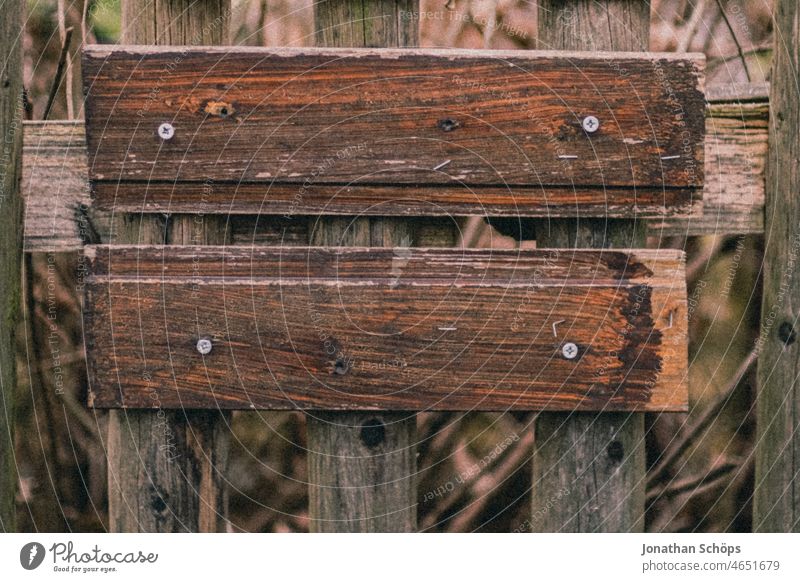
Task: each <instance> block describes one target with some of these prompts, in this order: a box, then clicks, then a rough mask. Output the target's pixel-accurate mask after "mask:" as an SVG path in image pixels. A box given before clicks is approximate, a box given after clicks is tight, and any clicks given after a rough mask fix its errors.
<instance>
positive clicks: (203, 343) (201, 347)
mask: <svg viewBox="0 0 800 582" xmlns="http://www.w3.org/2000/svg"><path fill="white" fill-rule="evenodd" d="M213 347H214V344H212V343H211V340H210V339H208V338H207V337H201V338H200V339H199V340H197V351H198V352H200V355H201V356H207V355H208V354H210V353H211V348H213Z"/></svg>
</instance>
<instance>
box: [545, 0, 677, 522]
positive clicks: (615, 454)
mask: <svg viewBox="0 0 800 582" xmlns="http://www.w3.org/2000/svg"><path fill="white" fill-rule="evenodd" d="M649 30H650V2H649V1H647V0H645V1H642V0H601V1H591V0H567V1H564V0H540V2H539V20H538V36H537V46H538V47H539V48H545V47H546V48H554V49H562V50H563V49H569V50H593V51H607V50H621V49H622V50H642V51H643V50H647V48H648V39H649ZM535 231H536V239H537V246H539V247H555V248H567V249H569V248H609V247H610V248H623V249H634V248H642V247H644V246H645V243H646V228H645V225H644V224H642V223H641V222H637V221H631V220H627V221H626V220H608V219H590V220H588V221H586V220H584V221H568V220H562V219H555V220H550V221H548V222H547V223H544V222H543V221H540V222H538V223H536V224H535ZM681 293H682V295H681V298H683V297H685V290H683V291H681ZM681 342H682V343H677V344H675V345H674V346H673V350H674V351H675V352H676V353H677V354H679V357H680V358H681V359H682V358H683V356H684V354H686V353H687V351H688V345H687V344H688V341H687V339H686V337H685V336H684V337H683V338H681ZM532 466H533V483H532V488H531V493H532V494H531V509H532V520H533V521H532V522H531V523H532V525H531V527H532V529H533V530H534V531H546V532H554V531H568V532H569V531H571V532H629V531H643V529H644V501H645V487H644V481H645V479H644V477H645V454H644V415H643V414H619V413H610V412H604V413H602V414H581V413H577V414H549V413H548V414H541V415H539V417H537V419H536V424H535V426H534V452H533V460H532ZM564 491H568V492H570V493H572V492H575V494H572V495H564ZM570 498H572V499H574V500H575V501H572V502H570V501H569V500H570ZM578 499H580V500H581V504H580V505H579V506H578V505H577V500H578ZM554 500H555V501H554ZM558 500H561V502H558ZM542 508H552V510H551V511H548V512H545V515H544V516H541V513H542V512H541V509H542ZM537 518H538V521H537Z"/></svg>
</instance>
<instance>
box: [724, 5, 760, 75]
mask: <svg viewBox="0 0 800 582" xmlns="http://www.w3.org/2000/svg"><path fill="white" fill-rule="evenodd" d="M717 6H719V11H720V12H721V13H722V18H723V20H725V24H726V25H727V27H728V30H729V31H730V33H731V37H733V42H734V44H735V45H736V50H737V52H738V53H739V58H740V59H742V66H743V67H744V73H745V75H747V82H748V83H752V82H753V78H752V77H751V76H750V68H749V67H748V66H747V59H745V58H744V51H743V50H742V45H741V44H739V39H738V38H736V32H734V30H733V26H731V21H730V20H728V15H727V14H726V13H725V8H724V7H723V6H722V0H717Z"/></svg>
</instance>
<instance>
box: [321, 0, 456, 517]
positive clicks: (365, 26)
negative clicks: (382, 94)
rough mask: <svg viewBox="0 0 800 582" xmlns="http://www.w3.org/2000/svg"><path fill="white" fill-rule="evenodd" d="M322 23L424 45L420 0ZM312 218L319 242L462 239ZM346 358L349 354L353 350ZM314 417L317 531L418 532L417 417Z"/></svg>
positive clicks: (403, 222)
mask: <svg viewBox="0 0 800 582" xmlns="http://www.w3.org/2000/svg"><path fill="white" fill-rule="evenodd" d="M314 26H315V33H316V41H317V45H319V46H328V47H403V46H417V44H418V37H419V1H418V0H375V1H371V2H361V1H360V0H329V1H323V2H319V3H317V4H315V12H314ZM343 145H349V144H343ZM311 220H312V222H311V227H310V232H311V235H310V238H311V244H313V245H321V246H398V247H410V246H412V243H413V242H414V241H415V240H416V241H419V240H420V239H421V238H424V239H425V245H426V246H451V245H452V244H453V242H454V240H455V235H454V232H453V228H452V226H451V225H449V224H448V225H442V224H434V223H431V222H429V221H428V222H426V221H419V222H415V221H411V220H407V219H390V218H372V219H369V218H358V219H351V218H349V217H345V218H326V219H320V220H319V221H317V220H316V219H311ZM426 229H427V230H426ZM422 231H425V232H422ZM401 276H402V275H401ZM341 356H342V357H343V358H345V359H347V358H349V357H352V356H353V355H352V354H342V355H341ZM307 419H308V463H309V465H308V466H309V514H310V517H311V529H312V530H314V531H318V532H388V531H393V532H394V531H399V532H407V531H414V530H415V529H416V526H417V507H416V506H417V489H416V467H417V464H416V435H417V428H416V427H417V420H416V415H415V414H414V413H413V412H400V413H398V412H375V413H363V412H354V413H350V412H325V413H320V412H313V413H309V414H308V416H307Z"/></svg>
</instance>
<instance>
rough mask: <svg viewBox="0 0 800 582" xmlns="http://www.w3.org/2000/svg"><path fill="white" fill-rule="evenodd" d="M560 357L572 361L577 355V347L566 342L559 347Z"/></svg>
mask: <svg viewBox="0 0 800 582" xmlns="http://www.w3.org/2000/svg"><path fill="white" fill-rule="evenodd" d="M561 355H562V356H564V357H565V358H567V359H568V360H574V359H575V358H576V357H577V355H578V346H576V345H575V344H574V343H572V342H567V343H565V344H564V345H563V346H561Z"/></svg>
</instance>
